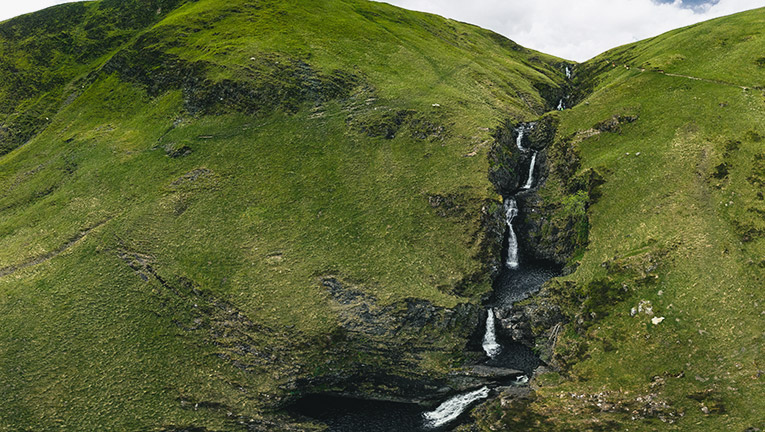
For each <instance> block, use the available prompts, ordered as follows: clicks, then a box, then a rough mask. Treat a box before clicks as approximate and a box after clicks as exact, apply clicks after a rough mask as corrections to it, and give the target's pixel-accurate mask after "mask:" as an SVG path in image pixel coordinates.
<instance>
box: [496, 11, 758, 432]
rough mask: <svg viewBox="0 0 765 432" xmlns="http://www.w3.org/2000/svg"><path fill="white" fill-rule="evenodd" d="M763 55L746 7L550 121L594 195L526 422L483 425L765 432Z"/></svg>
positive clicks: (610, 75) (598, 73) (671, 44)
mask: <svg viewBox="0 0 765 432" xmlns="http://www.w3.org/2000/svg"><path fill="white" fill-rule="evenodd" d="M763 47H765V9H757V10H753V11H750V12H745V13H740V14H736V15H733V16H730V17H724V18H720V19H717V20H713V21H709V22H706V23H702V24H698V25H695V26H691V27H688V28H684V29H680V30H676V31H672V32H670V33H667V34H665V35H662V36H659V37H656V38H653V39H649V40H647V41H642V42H637V43H634V44H631V45H627V46H624V47H620V48H616V49H614V50H612V51H609V52H607V53H604V54H602V55H600V56H598V57H596V58H595V59H593V60H590V61H589V62H587V63H585V64H583V65H580V66H579V67H578V69H577V78H576V79H577V81H578V83H579V84H580V85H581V86H583V87H585V88H589V89H590V90H591V93H590V94H588V95H587V96H586V98H584V99H583V100H582V101H581V102H580V103H579V104H578V105H577V106H576V107H575V108H573V109H571V110H568V111H565V112H563V113H561V116H560V118H561V129H560V130H559V138H558V139H559V140H560V142H562V143H564V144H565V145H566V146H569V147H570V148H571V149H572V150H573V151H575V152H576V154H577V155H578V157H579V160H580V167H579V170H580V173H582V172H585V171H587V170H592V171H594V172H596V173H598V174H599V175H600V176H601V177H602V179H603V180H604V183H603V184H602V185H601V186H599V187H598V188H597V190H596V192H597V193H596V195H597V197H591V198H593V199H592V200H591V205H590V207H589V209H588V215H589V222H590V226H591V229H590V233H589V245H588V246H587V248H586V250H585V251H584V253H583V254H581V255H580V256H578V257H576V261H577V264H578V267H577V270H576V271H575V272H574V273H573V274H571V275H569V276H567V277H564V278H561V279H560V280H558V281H555V282H554V284H552V285H548V288H549V292H550V293H551V295H552V296H554V297H556V298H557V301H558V302H559V303H560V304H561V305H563V308H564V310H565V312H566V314H567V315H568V317H569V323H568V324H567V325H566V327H565V329H564V330H563V331H562V334H561V336H559V338H558V340H557V344H556V354H555V360H556V361H557V362H558V364H560V365H563V367H564V369H563V372H561V373H560V374H557V373H549V374H545V375H542V376H541V377H540V378H539V379H538V380H537V382H536V385H537V386H538V390H537V400H536V401H535V402H534V403H532V405H531V408H530V409H529V410H528V411H525V412H508V413H506V414H505V417H504V420H502V419H500V418H501V416H500V415H499V414H498V413H497V412H487V416H486V417H485V418H484V420H485V421H486V425H487V426H488V425H490V424H492V422H499V423H503V424H504V425H507V427H508V428H510V427H511V426H510V425H514V424H517V422H518V421H524V422H527V425H536V427H539V428H543V427H547V428H550V429H556V430H567V429H571V430H683V431H744V430H759V429H762V428H763V427H765V423H763V412H765V397H763V392H762V388H763V386H762V374H763V370H765V367H764V366H763V365H764V364H765V357H763V350H762V347H763V343H764V342H765V340H764V339H763V338H764V337H765V333H763V330H765V326H763V314H765V294H764V292H763V287H765V201H764V199H763V193H764V192H765V183H764V180H765V178H763V175H765V61H764V60H763V59H762V56H763V55H765V51H763ZM562 186H565V185H561V184H560V183H556V182H549V183H548V184H547V185H546V187H545V188H546V192H545V191H543V194H547V195H546V196H556V193H559V192H555V191H556V190H557V189H556V188H561V187H562ZM595 198H597V199H595ZM749 428H752V429H749ZM492 430H496V429H492ZM508 430H509V429H508Z"/></svg>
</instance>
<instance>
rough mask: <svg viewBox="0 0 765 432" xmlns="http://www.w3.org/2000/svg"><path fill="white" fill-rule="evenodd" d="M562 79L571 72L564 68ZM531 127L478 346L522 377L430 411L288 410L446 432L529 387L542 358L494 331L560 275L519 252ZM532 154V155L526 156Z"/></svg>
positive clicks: (379, 428)
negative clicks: (495, 396)
mask: <svg viewBox="0 0 765 432" xmlns="http://www.w3.org/2000/svg"><path fill="white" fill-rule="evenodd" d="M566 78H567V79H570V78H571V72H570V70H569V68H568V67H566ZM566 99H567V97H565V98H562V99H560V102H559V103H558V106H557V109H558V110H563V109H566V108H567V106H566ZM534 126H535V123H534V122H531V123H522V124H520V125H519V126H518V127H517V128H516V129H515V132H516V146H517V147H518V150H519V151H521V152H522V153H523V154H524V155H526V156H527V159H529V162H528V168H527V175H526V176H525V182H524V183H523V186H522V187H521V188H520V189H519V190H517V191H515V193H514V194H512V195H509V196H504V197H503V207H504V218H505V224H506V229H505V236H504V240H503V252H502V260H503V263H504V265H503V266H502V270H501V271H500V273H499V275H498V276H497V277H496V279H495V280H494V286H493V293H492V296H491V299H490V300H489V302H488V304H486V324H485V329H484V336H483V341H482V347H483V350H484V352H485V354H486V357H485V361H484V362H483V363H482V365H483V366H489V367H497V368H506V369H515V370H518V371H522V373H523V374H522V375H519V376H517V377H515V378H514V379H511V381H510V382H507V381H503V382H500V381H497V382H495V383H493V384H491V385H489V386H484V387H481V388H476V389H473V390H471V391H469V392H465V393H461V394H457V395H453V396H452V397H450V398H448V399H446V400H445V401H444V402H442V403H441V404H440V405H438V406H437V407H436V408H434V409H432V410H430V411H428V410H424V409H423V407H421V406H420V405H417V404H411V403H398V402H381V401H371V400H360V399H353V398H348V397H341V396H330V395H315V396H309V397H306V398H303V399H301V400H300V401H299V402H298V403H297V404H295V405H294V406H293V407H292V412H293V413H295V414H298V415H302V416H306V417H310V418H312V419H315V420H318V421H320V422H322V423H324V424H326V425H327V426H329V429H328V431H329V432H361V431H363V432H446V431H451V430H454V428H456V427H457V426H459V425H461V424H464V423H465V422H467V421H468V420H469V416H468V413H469V409H470V408H472V407H473V406H474V405H476V404H477V403H478V402H479V401H481V400H484V399H487V398H488V397H489V396H491V395H492V393H493V392H494V391H495V390H494V387H499V386H508V385H516V386H524V385H527V383H528V381H529V379H530V377H531V376H532V375H533V373H534V370H535V369H536V368H537V367H538V366H540V365H541V364H542V363H541V360H540V359H539V358H538V357H537V356H536V354H534V352H533V351H532V350H531V348H529V347H527V346H526V345H523V344H521V343H518V342H514V341H512V340H510V339H508V338H505V337H503V336H502V334H501V332H497V330H496V325H497V322H498V320H497V318H496V315H495V311H496V310H497V309H504V310H507V309H510V308H511V307H512V306H513V303H515V302H518V301H521V300H523V299H525V298H528V297H529V296H531V295H533V294H534V293H536V292H537V291H539V289H540V288H541V287H542V285H543V284H544V283H545V282H546V281H547V280H548V279H550V278H553V277H556V276H559V275H560V273H561V269H560V268H558V267H556V266H555V265H553V264H551V263H547V262H543V261H535V260H532V259H530V258H527V256H528V255H529V254H524V253H523V250H521V248H520V246H519V243H518V237H517V235H516V232H515V228H514V226H513V220H514V219H515V218H516V217H517V216H518V214H519V213H520V211H521V209H519V208H518V205H517V201H516V196H517V195H518V194H523V193H529V192H531V190H532V189H534V188H535V187H537V186H538V182H539V174H538V171H539V170H538V169H537V166H536V164H537V153H538V151H536V150H533V149H530V148H526V147H524V145H523V142H524V136H525V134H526V133H527V132H529V131H530V130H532V129H533V128H534ZM529 155H530V157H528V156H529Z"/></svg>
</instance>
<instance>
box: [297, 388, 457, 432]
mask: <svg viewBox="0 0 765 432" xmlns="http://www.w3.org/2000/svg"><path fill="white" fill-rule="evenodd" d="M290 411H292V413H293V414H297V415H302V416H305V417H309V418H311V419H314V420H317V421H319V422H321V423H324V424H326V425H327V426H329V431H330V432H446V431H451V430H453V429H454V428H455V427H457V426H458V425H460V424H461V423H464V419H457V420H456V421H454V422H453V423H450V424H448V425H446V426H445V427H442V428H437V429H434V428H428V427H426V426H425V422H424V419H423V417H422V414H423V413H424V412H426V411H427V409H426V408H423V407H421V406H419V405H416V404H407V403H396V402H378V401H367V400H359V399H352V398H346V397H340V396H329V395H312V396H306V397H304V398H302V399H301V400H300V401H298V402H297V403H296V404H295V405H293V406H292V407H291V409H290ZM463 417H465V415H463ZM460 420H462V421H460Z"/></svg>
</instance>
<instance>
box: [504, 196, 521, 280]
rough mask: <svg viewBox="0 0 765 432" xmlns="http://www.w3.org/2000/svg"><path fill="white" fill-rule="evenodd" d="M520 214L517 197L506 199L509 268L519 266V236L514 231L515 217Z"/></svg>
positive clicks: (507, 263) (506, 262)
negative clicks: (516, 201)
mask: <svg viewBox="0 0 765 432" xmlns="http://www.w3.org/2000/svg"><path fill="white" fill-rule="evenodd" d="M517 215H518V205H517V204H516V203H515V199H513V198H508V199H507V200H505V223H506V224H507V236H508V238H507V261H505V264H506V265H507V267H508V268H511V269H516V268H518V264H519V263H518V238H517V237H516V236H515V231H513V219H514V218H515V216H517Z"/></svg>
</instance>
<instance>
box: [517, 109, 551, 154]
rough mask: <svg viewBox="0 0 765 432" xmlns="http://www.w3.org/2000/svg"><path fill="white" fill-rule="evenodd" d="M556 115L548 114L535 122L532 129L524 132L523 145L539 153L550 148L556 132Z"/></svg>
mask: <svg viewBox="0 0 765 432" xmlns="http://www.w3.org/2000/svg"><path fill="white" fill-rule="evenodd" d="M558 123H559V119H558V115H557V114H556V113H550V114H547V115H545V116H543V117H542V118H540V119H539V120H538V121H536V122H535V124H534V127H533V128H532V129H531V130H529V131H527V132H526V135H525V136H524V140H523V144H524V145H525V146H527V147H528V148H530V149H532V150H537V151H541V150H544V149H545V148H547V147H548V146H550V144H552V142H553V141H554V140H555V134H556V132H557V131H558Z"/></svg>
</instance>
